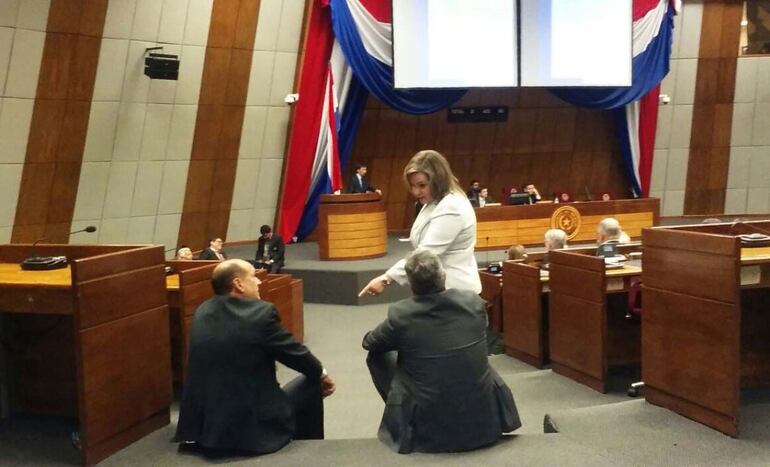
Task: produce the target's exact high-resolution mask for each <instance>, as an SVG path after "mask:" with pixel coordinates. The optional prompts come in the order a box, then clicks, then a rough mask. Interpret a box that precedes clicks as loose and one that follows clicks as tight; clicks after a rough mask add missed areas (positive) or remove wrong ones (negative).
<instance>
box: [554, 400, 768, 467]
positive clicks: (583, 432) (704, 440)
mask: <svg viewBox="0 0 770 467" xmlns="http://www.w3.org/2000/svg"><path fill="white" fill-rule="evenodd" d="M742 409H743V410H742V412H743V415H744V417H743V420H742V422H741V427H740V429H741V435H740V437H739V438H738V439H733V438H730V437H729V436H725V435H723V434H722V433H720V432H718V431H715V430H712V429H711V428H708V427H706V426H704V425H701V424H700V423H697V422H694V421H691V420H689V419H687V418H685V417H682V416H680V415H677V414H676V413H674V412H671V411H669V410H667V409H664V408H661V407H657V406H654V405H652V404H649V403H647V402H646V401H645V400H643V399H635V400H631V401H627V402H622V403H617V404H610V405H600V406H594V407H584V408H579V409H571V410H563V411H549V412H548V413H547V414H546V416H545V419H544V426H545V431H546V432H551V433H558V436H563V437H567V438H570V439H572V440H573V441H576V442H578V443H580V444H582V445H584V446H586V447H591V448H596V449H600V451H601V452H600V454H603V455H606V456H609V455H612V456H619V460H620V461H621V462H622V463H623V464H635V465H763V466H766V465H770V402H768V401H755V402H752V403H751V404H748V405H746V404H744V406H743V407H742ZM549 436H550V435H549Z"/></svg>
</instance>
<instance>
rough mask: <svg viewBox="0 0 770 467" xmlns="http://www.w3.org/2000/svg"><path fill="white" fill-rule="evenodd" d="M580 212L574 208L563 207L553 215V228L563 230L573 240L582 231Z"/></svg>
mask: <svg viewBox="0 0 770 467" xmlns="http://www.w3.org/2000/svg"><path fill="white" fill-rule="evenodd" d="M580 223H581V220H580V212H578V210H577V209H575V208H573V207H572V206H562V207H560V208H559V209H557V210H555V211H554V212H553V214H552V215H551V228H552V229H561V230H563V231H565V232H566V233H567V239H568V240H572V239H573V238H574V237H575V236H576V235H577V234H578V232H579V231H580Z"/></svg>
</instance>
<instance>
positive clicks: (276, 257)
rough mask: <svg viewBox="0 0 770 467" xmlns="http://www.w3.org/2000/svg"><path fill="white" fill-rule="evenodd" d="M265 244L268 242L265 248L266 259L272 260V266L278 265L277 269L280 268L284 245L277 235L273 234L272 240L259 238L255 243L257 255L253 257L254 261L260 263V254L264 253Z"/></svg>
mask: <svg viewBox="0 0 770 467" xmlns="http://www.w3.org/2000/svg"><path fill="white" fill-rule="evenodd" d="M265 242H269V243H268V246H267V253H268V258H269V259H272V260H273V264H277V265H279V269H280V268H282V267H283V260H284V259H283V258H284V253H285V252H286V245H284V243H283V239H282V238H281V236H280V235H278V234H277V233H273V238H271V239H270V240H266V239H265V238H264V237H259V241H258V242H257V253H256V255H255V256H254V260H255V261H258V262H261V261H262V252H263V251H265Z"/></svg>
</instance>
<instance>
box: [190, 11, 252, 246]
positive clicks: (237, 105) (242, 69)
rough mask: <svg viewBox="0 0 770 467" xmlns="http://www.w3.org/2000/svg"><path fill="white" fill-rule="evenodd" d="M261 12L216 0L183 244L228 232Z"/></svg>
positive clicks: (200, 242)
mask: <svg viewBox="0 0 770 467" xmlns="http://www.w3.org/2000/svg"><path fill="white" fill-rule="evenodd" d="M258 12H259V0H214V6H213V9H212V13H211V25H210V27H209V38H208V44H207V46H206V56H205V59H204V62H203V77H202V79H201V90H200V98H199V103H200V105H199V107H198V116H197V118H196V121H195V134H194V136H193V147H192V153H191V161H190V168H189V171H188V174H187V188H186V190H185V201H184V208H183V212H182V221H181V225H180V228H179V239H178V242H177V244H179V245H183V244H184V245H191V246H192V247H193V249H195V248H203V247H205V246H207V245H208V243H207V240H208V239H209V238H211V237H225V234H226V233H227V226H228V223H229V220H230V207H231V205H232V199H233V189H234V187H235V172H236V167H237V164H238V150H239V148H240V143H241V132H242V130H243V118H244V113H245V111H246V95H247V91H248V86H249V73H250V70H251V60H252V55H253V50H252V49H253V48H254V35H255V33H256V30H257V21H258V18H257V16H258Z"/></svg>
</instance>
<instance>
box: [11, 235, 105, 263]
mask: <svg viewBox="0 0 770 467" xmlns="http://www.w3.org/2000/svg"><path fill="white" fill-rule="evenodd" d="M80 232H88V233H93V232H96V227H94V226H93V225H89V226H88V227H86V228H84V229H80V230H75V231H73V232H70V233H69V234H68V235H74V234H76V233H80ZM48 238H49V236H46V237H42V238H38V239H37V240H35V242H34V243H33V244H32V248H31V249H32V250H34V248H35V246H37V244H38V243H40V242H42V241H43V240H48ZM65 267H67V257H66V256H30V257H29V258H27V259H25V260H24V261H22V262H21V268H22V269H24V270H27V271H50V270H51V269H61V268H65Z"/></svg>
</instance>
